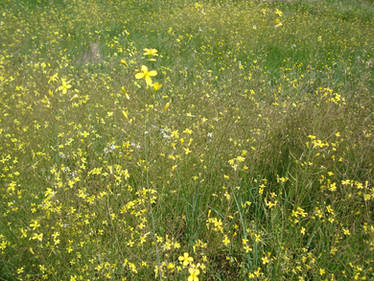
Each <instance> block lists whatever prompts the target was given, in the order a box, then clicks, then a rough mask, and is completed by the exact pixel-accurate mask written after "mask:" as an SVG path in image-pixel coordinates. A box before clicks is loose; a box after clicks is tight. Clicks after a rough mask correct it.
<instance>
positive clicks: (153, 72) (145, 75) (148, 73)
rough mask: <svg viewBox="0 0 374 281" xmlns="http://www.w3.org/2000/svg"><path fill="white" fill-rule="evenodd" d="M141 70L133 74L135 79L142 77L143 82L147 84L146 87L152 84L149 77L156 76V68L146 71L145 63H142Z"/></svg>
mask: <svg viewBox="0 0 374 281" xmlns="http://www.w3.org/2000/svg"><path fill="white" fill-rule="evenodd" d="M141 71H142V72H139V73H137V74H136V75H135V78H136V79H142V78H144V80H145V83H146V84H147V87H148V86H152V85H153V84H152V78H151V77H153V76H156V75H157V71H156V70H151V71H148V67H146V66H145V65H142V68H141Z"/></svg>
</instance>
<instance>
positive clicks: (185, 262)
mask: <svg viewBox="0 0 374 281" xmlns="http://www.w3.org/2000/svg"><path fill="white" fill-rule="evenodd" d="M178 260H179V261H180V262H182V263H183V266H187V265H189V264H190V263H192V262H193V258H192V257H190V256H189V255H188V253H187V252H186V253H184V254H183V256H180V257H179V258H178Z"/></svg>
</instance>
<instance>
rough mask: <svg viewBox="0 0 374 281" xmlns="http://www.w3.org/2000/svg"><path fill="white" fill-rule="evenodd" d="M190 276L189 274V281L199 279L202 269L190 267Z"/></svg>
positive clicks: (197, 280)
mask: <svg viewBox="0 0 374 281" xmlns="http://www.w3.org/2000/svg"><path fill="white" fill-rule="evenodd" d="M188 272H189V273H190V276H188V281H199V278H198V277H197V276H198V275H199V274H200V270H199V269H198V268H194V267H190V268H189V269H188Z"/></svg>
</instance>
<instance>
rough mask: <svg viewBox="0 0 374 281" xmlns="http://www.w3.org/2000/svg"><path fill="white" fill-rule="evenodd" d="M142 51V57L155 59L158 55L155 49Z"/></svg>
mask: <svg viewBox="0 0 374 281" xmlns="http://www.w3.org/2000/svg"><path fill="white" fill-rule="evenodd" d="M143 51H144V54H143V55H144V56H148V57H157V56H158V54H157V52H158V51H157V50H156V49H147V48H144V49H143Z"/></svg>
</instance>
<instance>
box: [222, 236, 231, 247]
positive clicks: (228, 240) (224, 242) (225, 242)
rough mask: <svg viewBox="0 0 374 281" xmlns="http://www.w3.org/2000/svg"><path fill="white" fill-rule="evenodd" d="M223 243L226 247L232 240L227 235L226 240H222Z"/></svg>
mask: <svg viewBox="0 0 374 281" xmlns="http://www.w3.org/2000/svg"><path fill="white" fill-rule="evenodd" d="M222 243H223V244H225V246H227V245H228V244H230V239H229V238H228V237H227V235H225V239H223V240H222Z"/></svg>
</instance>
